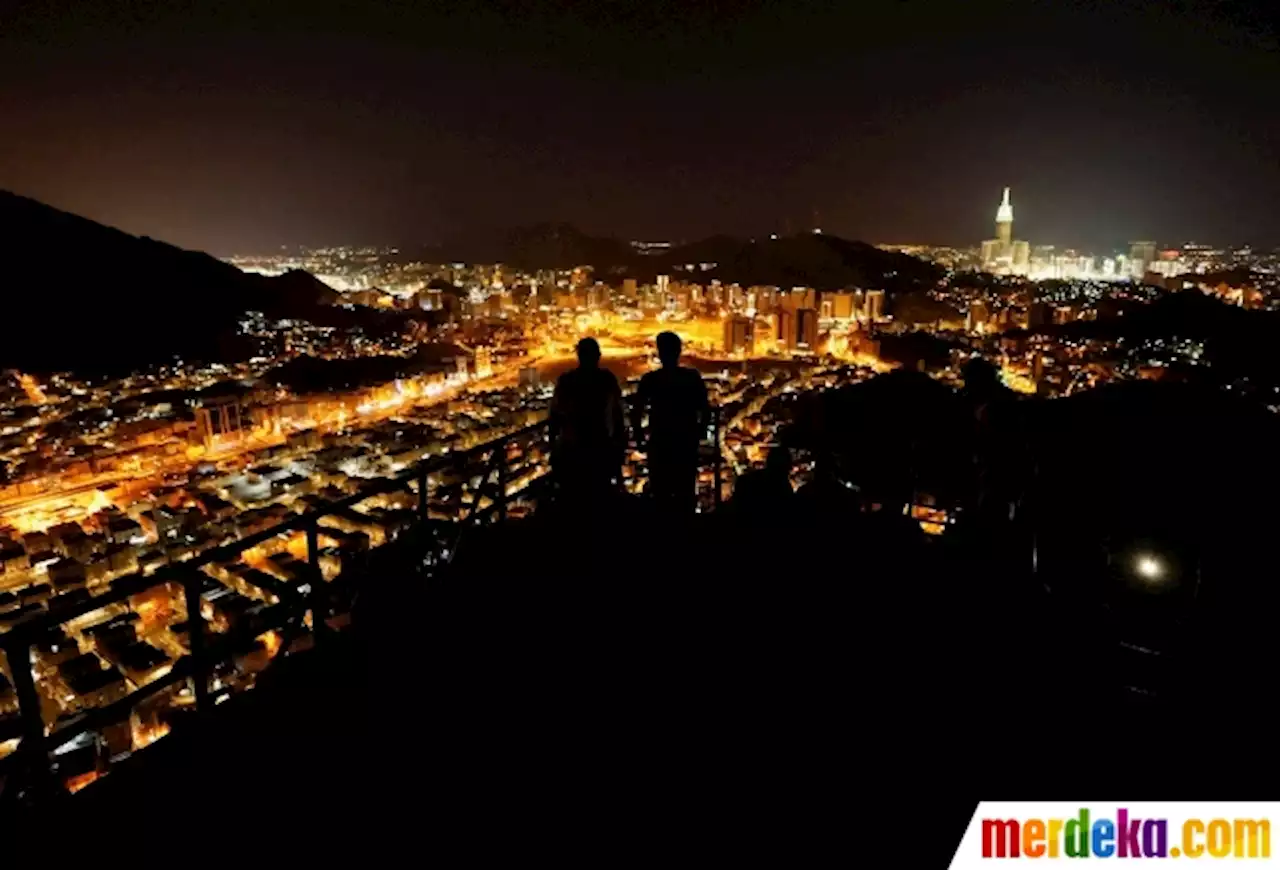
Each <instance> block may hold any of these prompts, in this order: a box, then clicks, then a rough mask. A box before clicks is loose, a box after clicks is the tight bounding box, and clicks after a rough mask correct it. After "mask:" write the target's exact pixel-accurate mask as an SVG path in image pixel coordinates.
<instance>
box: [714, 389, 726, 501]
mask: <svg viewBox="0 0 1280 870" xmlns="http://www.w3.org/2000/svg"><path fill="white" fill-rule="evenodd" d="M711 421H712V424H713V425H714V427H715V432H716V434H715V450H716V455H715V465H714V466H713V468H714V469H715V487H716V491H715V493H714V495H713V496H712V500H711V504H712V505H713V506H714V507H716V508H719V507H720V500H721V498H722V496H721V492H720V491H721V488H722V484H721V482H720V466H721V464H722V462H723V460H724V457H723V456H722V455H721V453H720V406H719V405H716V406H715V407H714V408H712V409H711Z"/></svg>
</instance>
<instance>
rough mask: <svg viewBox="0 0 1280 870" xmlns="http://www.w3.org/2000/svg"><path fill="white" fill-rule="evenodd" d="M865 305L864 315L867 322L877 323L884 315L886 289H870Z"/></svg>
mask: <svg viewBox="0 0 1280 870" xmlns="http://www.w3.org/2000/svg"><path fill="white" fill-rule="evenodd" d="M863 305H864V315H863V316H864V317H865V318H866V320H867V323H875V322H876V321H878V320H880V318H882V317H884V291H883V290H868V291H867V295H866V301H865V302H864V303H863Z"/></svg>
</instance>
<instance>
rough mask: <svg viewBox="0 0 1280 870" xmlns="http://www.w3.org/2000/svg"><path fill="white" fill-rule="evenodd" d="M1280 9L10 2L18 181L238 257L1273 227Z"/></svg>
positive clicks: (5, 109)
mask: <svg viewBox="0 0 1280 870" xmlns="http://www.w3.org/2000/svg"><path fill="white" fill-rule="evenodd" d="M415 5H421V6H424V7H425V6H428V5H430V6H432V8H433V9H434V10H435V11H432V12H426V11H422V10H418V9H413V8H411V7H412V6H415ZM1268 5H1269V4H1264V3H1258V4H1256V5H1254V6H1252V7H1251V6H1250V5H1247V4H1235V3H1187V2H1175V0H1158V2H1151V3H1139V2H1124V0H1100V2H1096V3H1084V2H1081V3H1044V2H1036V0H1021V2H1014V3H1007V4H1006V3H993V2H985V0H965V2H958V0H947V2H935V3H917V2H906V3H898V4H887V3H879V2H865V0H858V2H853V0H845V2H841V3H833V4H814V3H802V2H796V0H792V2H788V3H728V2H725V3H716V4H711V3H694V2H693V0H686V2H673V3H665V2H649V3H643V4H630V3H625V4H624V3H610V2H606V0H596V2H591V3H581V4H556V5H554V6H552V5H550V4H538V3H526V4H508V3H494V2H490V3H476V4H459V3H439V4H427V3H421V4H410V3H400V4H380V3H370V2H360V3H357V2H350V3H343V4H338V3H331V2H330V3H326V2H320V0H314V2H310V3H293V2H292V0H271V2H264V3H253V4H243V3H234V2H229V3H223V4H217V6H216V7H214V8H215V9H216V11H212V10H210V11H205V10H203V9H202V8H200V7H199V6H197V5H196V4H193V3H187V2H181V0H172V2H167V3H160V2H157V3H133V4H126V3H111V4H106V3H93V2H89V0H67V2H43V3H28V2H22V0H20V2H19V5H18V9H17V11H16V13H14V12H7V13H5V15H4V17H3V21H2V23H0V118H3V135H0V188H3V189H9V190H13V191H16V192H18V193H22V194H25V195H28V196H32V197H35V198H37V199H41V200H43V201H46V202H49V203H50V204H52V205H55V206H58V207H60V208H65V209H67V210H70V211H75V212H78V213H81V214H84V215H87V216H89V217H92V218H94V219H96V220H100V221H102V222H104V223H108V224H112V225H115V226H119V227H121V228H123V229H126V230H129V231H130V232H135V233H145V234H148V235H152V236H154V237H157V238H162V239H165V240H168V241H172V242H175V243H177V244H181V245H184V246H188V247H195V248H203V249H206V250H211V251H213V252H215V253H220V254H229V253H234V252H263V251H269V250H271V249H272V248H274V247H276V246H279V245H286V244H287V245H294V244H327V243H346V242H350V243H382V242H386V243H397V244H402V245H407V244H413V243H419V242H421V243H438V242H442V241H447V240H448V239H450V238H452V237H465V236H467V235H469V234H474V233H476V232H478V231H481V230H486V229H493V228H501V227H513V226H518V225H525V224H530V223H537V222H541V221H548V220H555V221H569V222H571V223H574V224H576V225H577V226H579V227H580V228H582V229H584V230H586V231H588V232H592V233H597V234H615V235H620V236H625V237H629V238H646V239H673V240H677V241H678V240H682V239H684V240H691V239H694V238H697V237H700V236H705V235H709V234H711V233H715V232H727V233H735V234H757V233H766V232H769V231H785V230H786V229H788V228H789V229H791V230H802V229H808V228H810V227H811V226H812V221H813V214H814V211H815V210H816V211H817V212H818V215H819V218H820V223H821V225H822V227H823V228H824V229H825V230H826V231H827V232H833V233H838V234H840V235H844V236H848V237H852V238H863V239H867V240H869V241H876V242H908V241H917V242H933V243H950V244H976V243H977V242H978V241H979V240H981V239H983V238H987V237H989V236H990V235H991V234H992V232H993V231H992V227H991V224H992V221H993V217H994V212H995V208H996V205H997V203H998V200H999V196H1000V189H1001V188H1002V187H1003V186H1005V185H1009V186H1012V188H1013V194H1014V207H1015V215H1016V218H1017V221H1016V224H1015V233H1016V235H1017V236H1018V237H1019V238H1026V239H1029V240H1030V241H1031V242H1032V243H1033V244H1040V243H1056V244H1059V245H1070V244H1075V245H1083V246H1090V247H1092V248H1094V249H1096V250H1098V251H1099V252H1101V251H1102V250H1103V249H1111V248H1113V247H1117V246H1120V245H1123V244H1125V243H1126V242H1128V241H1129V240H1131V239H1137V238H1154V239H1156V240H1158V241H1160V242H1162V243H1179V242H1183V241H1186V240H1202V241H1213V242H1236V241H1247V242H1252V243H1254V244H1266V245H1275V244H1280V39H1278V38H1277V33H1278V31H1277V28H1276V25H1275V20H1274V18H1271V17H1268V16H1274V15H1275V14H1276V13H1274V12H1270V13H1268V12H1267V11H1266V10H1267V7H1268ZM693 6H696V7H698V9H697V11H690V9H689V7H693ZM6 8H8V7H6ZM95 10H96V11H95Z"/></svg>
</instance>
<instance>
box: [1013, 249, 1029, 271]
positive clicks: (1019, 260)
mask: <svg viewBox="0 0 1280 870" xmlns="http://www.w3.org/2000/svg"><path fill="white" fill-rule="evenodd" d="M1012 261H1013V271H1014V272H1015V273H1016V274H1019V275H1024V274H1026V273H1027V272H1028V271H1030V269H1031V244H1030V243H1029V242H1024V241H1016V242H1014V243H1013V257H1012Z"/></svg>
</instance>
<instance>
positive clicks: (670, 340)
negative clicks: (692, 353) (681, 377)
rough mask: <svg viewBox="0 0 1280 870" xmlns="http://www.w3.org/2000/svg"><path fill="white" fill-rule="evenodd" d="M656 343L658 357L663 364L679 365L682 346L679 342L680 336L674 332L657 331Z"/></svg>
mask: <svg viewBox="0 0 1280 870" xmlns="http://www.w3.org/2000/svg"><path fill="white" fill-rule="evenodd" d="M657 344H658V359H660V360H662V364H663V365H664V366H668V367H670V366H674V365H679V363H680V350H681V349H682V347H683V345H682V344H681V342H680V336H678V335H676V334H675V333H674V332H659V333H658V338H657Z"/></svg>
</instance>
